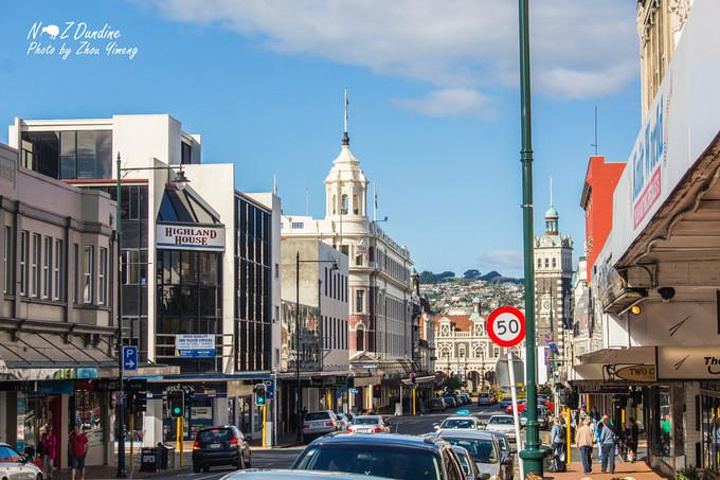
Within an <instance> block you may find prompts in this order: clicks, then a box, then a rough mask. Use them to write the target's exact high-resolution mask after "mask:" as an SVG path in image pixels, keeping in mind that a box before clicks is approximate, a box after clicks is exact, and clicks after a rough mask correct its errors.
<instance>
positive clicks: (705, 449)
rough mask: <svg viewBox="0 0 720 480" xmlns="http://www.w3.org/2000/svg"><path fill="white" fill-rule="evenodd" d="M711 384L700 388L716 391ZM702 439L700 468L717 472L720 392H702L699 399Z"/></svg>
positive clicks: (719, 457) (719, 437) (719, 434)
mask: <svg viewBox="0 0 720 480" xmlns="http://www.w3.org/2000/svg"><path fill="white" fill-rule="evenodd" d="M713 387H715V385H713V384H711V383H709V382H708V383H706V384H705V385H703V387H702V388H711V389H713V390H717V387H715V388H713ZM700 417H701V418H700V420H701V438H702V452H701V455H702V465H701V466H702V467H703V468H710V469H713V470H717V469H718V468H719V467H720V392H707V391H706V392H703V395H702V396H701V397H700Z"/></svg>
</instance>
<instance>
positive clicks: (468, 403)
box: [460, 393, 472, 405]
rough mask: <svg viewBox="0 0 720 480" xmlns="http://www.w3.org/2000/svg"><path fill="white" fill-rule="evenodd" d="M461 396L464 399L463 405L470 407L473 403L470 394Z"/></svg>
mask: <svg viewBox="0 0 720 480" xmlns="http://www.w3.org/2000/svg"><path fill="white" fill-rule="evenodd" d="M460 396H461V397H462V398H463V402H464V403H463V405H470V404H471V403H472V399H471V398H470V394H469V393H461V394H460Z"/></svg>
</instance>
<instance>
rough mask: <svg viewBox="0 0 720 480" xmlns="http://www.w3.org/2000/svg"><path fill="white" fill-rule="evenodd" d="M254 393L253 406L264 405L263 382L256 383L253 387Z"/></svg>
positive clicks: (264, 388) (265, 402) (265, 398)
mask: <svg viewBox="0 0 720 480" xmlns="http://www.w3.org/2000/svg"><path fill="white" fill-rule="evenodd" d="M253 393H254V394H255V406H256V407H264V406H265V405H266V404H267V387H266V386H265V384H264V383H258V384H257V385H255V388H253Z"/></svg>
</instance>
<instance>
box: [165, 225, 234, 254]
mask: <svg viewBox="0 0 720 480" xmlns="http://www.w3.org/2000/svg"><path fill="white" fill-rule="evenodd" d="M155 243H156V244H157V247H158V248H164V249H168V250H216V251H221V250H225V228H224V227H206V226H194V225H182V224H168V223H165V224H158V225H157V237H156V240H155Z"/></svg>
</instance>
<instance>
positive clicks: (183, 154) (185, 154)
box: [180, 142, 192, 165]
mask: <svg viewBox="0 0 720 480" xmlns="http://www.w3.org/2000/svg"><path fill="white" fill-rule="evenodd" d="M180 163H181V164H183V165H187V164H190V163H192V146H191V145H190V144H188V143H185V142H180Z"/></svg>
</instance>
